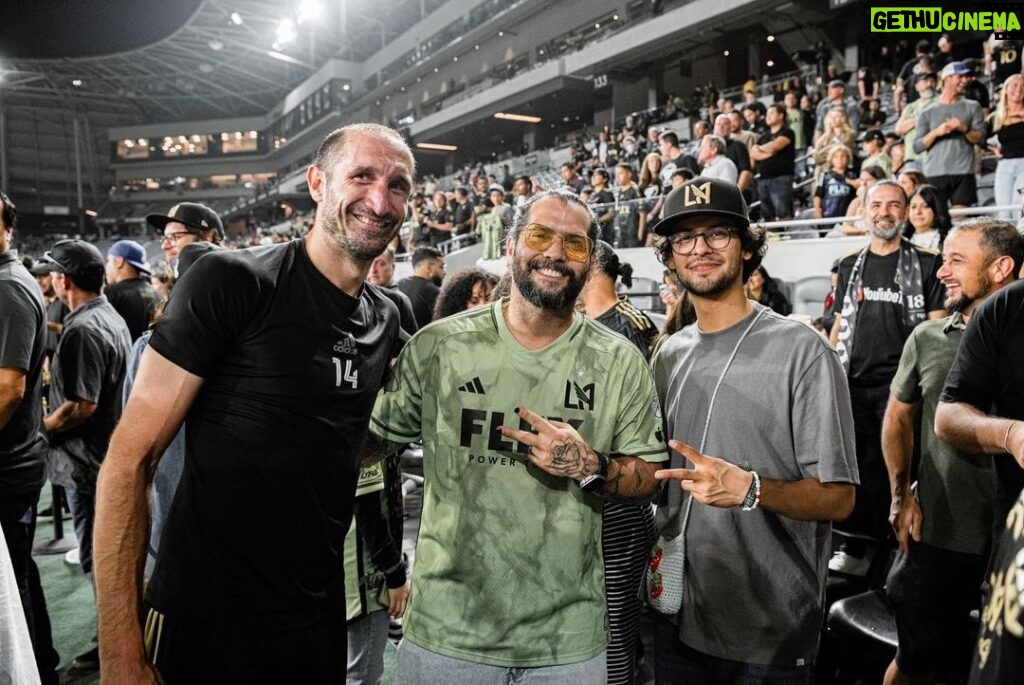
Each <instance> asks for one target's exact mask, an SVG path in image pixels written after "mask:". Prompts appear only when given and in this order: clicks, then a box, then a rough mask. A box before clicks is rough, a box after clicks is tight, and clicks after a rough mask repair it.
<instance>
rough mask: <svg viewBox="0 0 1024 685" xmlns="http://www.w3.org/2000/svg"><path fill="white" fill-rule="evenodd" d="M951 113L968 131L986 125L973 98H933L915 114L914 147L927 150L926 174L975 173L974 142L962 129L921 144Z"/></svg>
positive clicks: (977, 129)
mask: <svg viewBox="0 0 1024 685" xmlns="http://www.w3.org/2000/svg"><path fill="white" fill-rule="evenodd" d="M950 117H956V118H957V119H959V120H960V121H962V122H964V123H966V124H967V125H968V126H969V127H970V130H971V131H983V130H984V129H985V122H984V118H983V116H982V111H981V105H979V104H978V103H977V102H975V101H974V100H966V99H963V98H961V99H960V100H957V101H956V102H954V103H953V104H951V105H944V104H942V103H941V102H938V101H937V100H936V102H935V104H934V105H932V106H931V107H929V108H927V109H926V110H924V111H923V112H921V113H920V114H918V115H917V134H916V136H915V137H914V151H915V152H918V153H921V152H925V151H927V152H928V156H927V158H926V159H925V162H924V173H925V176H929V177H931V176H950V175H962V174H973V173H974V145H972V144H971V143H969V142H967V139H966V138H965V137H964V134H963V133H960V132H956V133H951V134H949V135H947V136H942V137H941V138H939V139H938V140H936V141H935V143H933V144H932V146H931V147H930V148H925V146H924V137H925V136H926V135H928V133H929V132H931V130H932V129H933V128H937V127H938V126H940V125H941V124H942V122H944V121H945V120H946V119H948V118H950Z"/></svg>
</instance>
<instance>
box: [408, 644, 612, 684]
mask: <svg viewBox="0 0 1024 685" xmlns="http://www.w3.org/2000/svg"><path fill="white" fill-rule="evenodd" d="M607 658H608V657H607V654H606V653H605V652H601V653H600V654H598V655H597V656H595V657H593V658H591V659H587V660H586V661H579V662H577V663H575V664H566V665H564V666H538V667H535V668H507V667H505V666H490V665H488V664H478V663H476V662H475V661H463V660H462V659H455V658H453V657H450V656H444V655H442V654H437V653H435V652H431V651H428V650H426V649H423V648H422V647H420V646H418V645H415V644H413V643H412V642H409V639H408V638H406V639H404V640H402V644H400V645H398V676H397V677H396V678H395V682H399V683H402V685H437V684H438V683H467V684H472V685H565V684H566V683H570V684H571V685H604V683H605V682H606V681H607V680H608V670H607V663H606V662H607Z"/></svg>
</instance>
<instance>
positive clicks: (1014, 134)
mask: <svg viewBox="0 0 1024 685" xmlns="http://www.w3.org/2000/svg"><path fill="white" fill-rule="evenodd" d="M989 131H990V134H991V135H994V136H995V138H996V140H997V141H998V142H999V163H998V164H997V165H996V178H995V183H994V188H993V190H994V191H995V196H996V205H1000V206H1006V205H1017V204H1018V202H1019V196H1018V194H1017V193H1018V191H1019V190H1020V189H1021V188H1024V76H1022V75H1021V74H1013V75H1012V76H1010V77H1009V78H1007V79H1006V81H1004V82H1003V89H1002V92H1001V93H1000V95H999V104H998V105H996V111H995V112H993V113H992V116H991V118H990V121H989ZM999 216H1000V217H1002V218H1003V219H1006V220H1008V221H1014V222H1016V221H1017V220H1018V219H1020V216H1021V213H1020V210H1019V209H1018V210H1002V211H1001V212H1000V213H999Z"/></svg>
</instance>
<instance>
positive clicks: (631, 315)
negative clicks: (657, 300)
mask: <svg viewBox="0 0 1024 685" xmlns="http://www.w3.org/2000/svg"><path fill="white" fill-rule="evenodd" d="M594 320H595V321H597V322H598V323H600V324H602V325H604V326H607V327H608V328H610V329H612V330H613V331H615V332H616V333H618V334H619V335H622V336H624V337H625V338H626V339H627V340H629V341H630V342H631V343H633V344H634V345H636V346H637V349H639V350H640V352H641V353H643V355H644V357H645V358H650V356H651V347H652V345H654V339H655V338H657V337H658V327H657V326H655V325H654V322H653V321H651V319H650V317H649V316H647V315H646V314H644V313H643V312H642V311H640V310H639V309H637V308H636V307H634V306H633V305H632V304H630V302H629V300H628V299H626V296H625V295H619V302H618V304H616V305H615V306H614V307H612V308H611V309H609V310H608V311H606V312H605V313H604V314H602V315H601V316H599V317H597V318H596V319H594Z"/></svg>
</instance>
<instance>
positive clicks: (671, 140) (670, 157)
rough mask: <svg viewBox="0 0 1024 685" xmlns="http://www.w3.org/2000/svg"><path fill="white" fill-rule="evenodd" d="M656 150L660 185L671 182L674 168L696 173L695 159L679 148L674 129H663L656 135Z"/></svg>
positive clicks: (697, 168)
mask: <svg viewBox="0 0 1024 685" xmlns="http://www.w3.org/2000/svg"><path fill="white" fill-rule="evenodd" d="M658 152H660V153H661V185H662V186H668V185H671V182H672V174H674V173H675V171H676V169H679V168H685V169H689V170H690V171H692V172H693V173H694V174H696V173H697V172H698V171H700V167H699V166H698V164H697V159H696V158H695V157H693V156H692V155H687V154H685V153H684V152H683V151H682V150H681V149H679V136H677V135H676V133H675V131H664V132H663V133H662V134H661V135H659V136H658Z"/></svg>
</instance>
